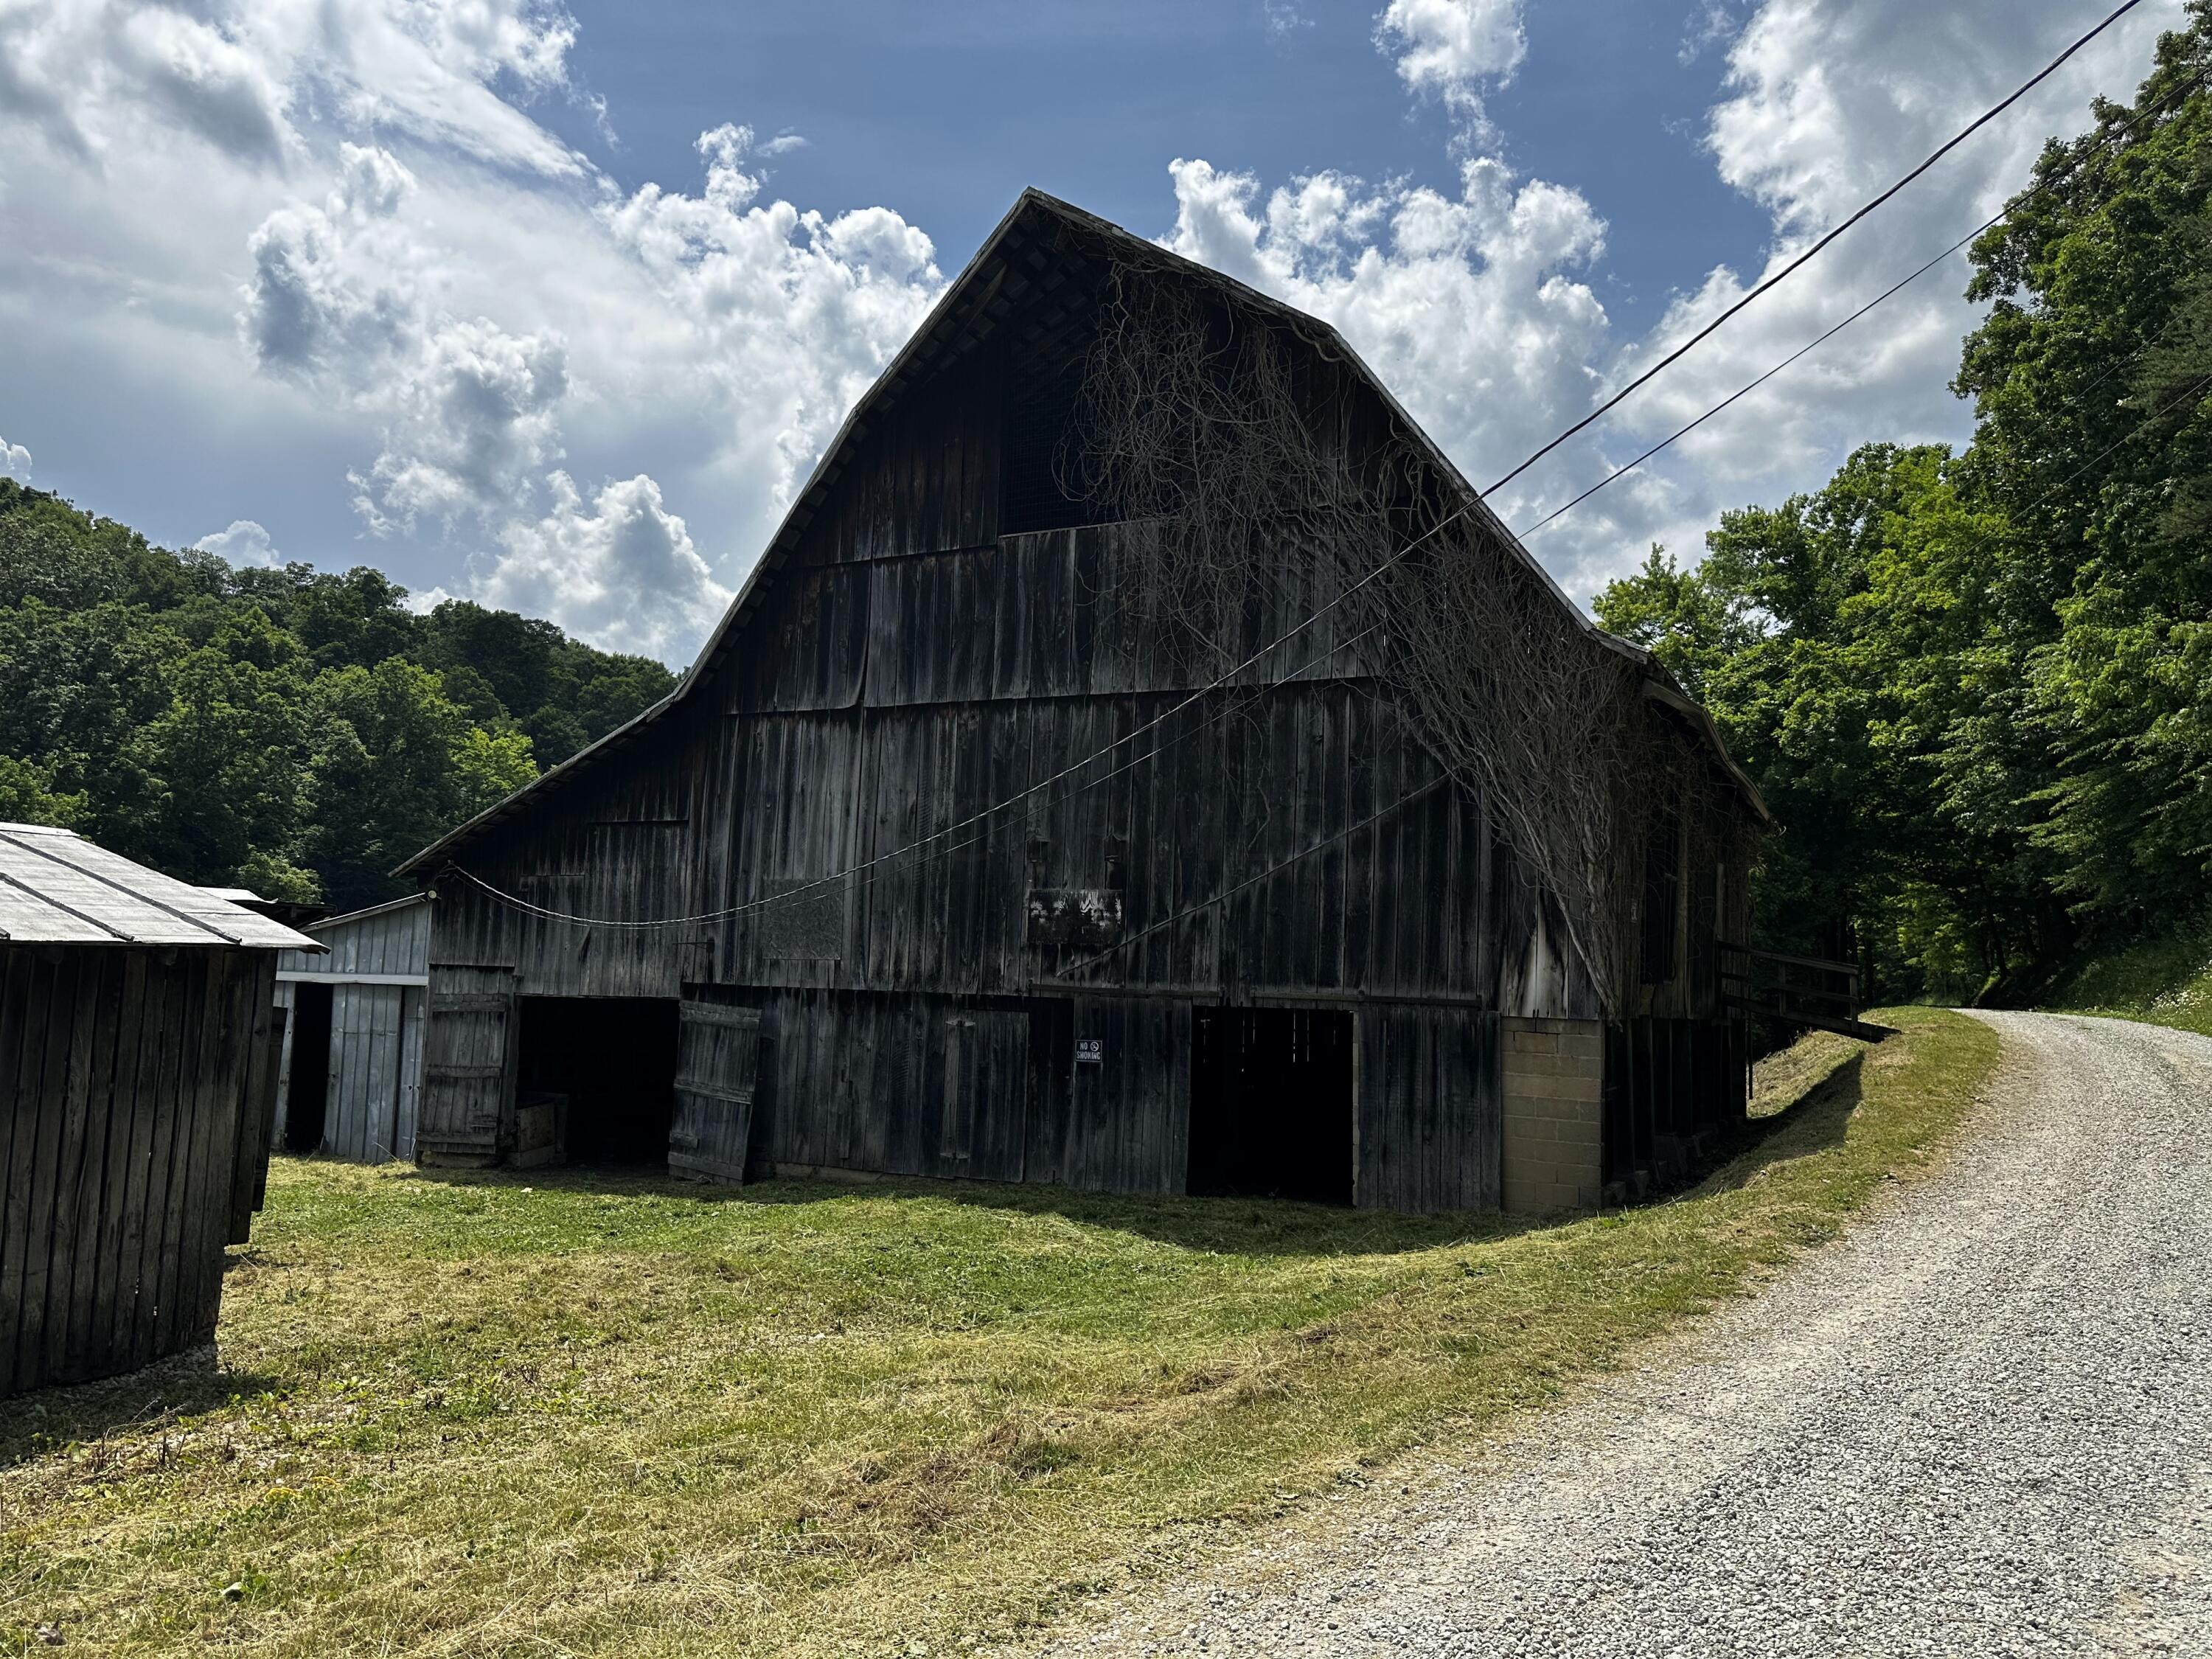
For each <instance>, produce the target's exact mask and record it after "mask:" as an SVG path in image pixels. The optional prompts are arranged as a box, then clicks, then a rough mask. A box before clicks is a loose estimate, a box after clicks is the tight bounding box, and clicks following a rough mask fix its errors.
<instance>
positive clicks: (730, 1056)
mask: <svg viewBox="0 0 2212 1659" xmlns="http://www.w3.org/2000/svg"><path fill="white" fill-rule="evenodd" d="M678 1008H679V1011H680V1012H679V1023H678V1030H677V1050H676V1120H675V1122H674V1124H673V1125H672V1126H671V1128H670V1129H669V1132H668V1167H669V1169H670V1170H671V1172H673V1173H675V1174H678V1175H686V1176H694V1177H696V1178H698V1179H702V1180H707V1181H726V1182H729V1183H730V1184H731V1185H732V1186H735V1185H737V1184H738V1183H739V1182H743V1181H744V1178H745V1146H746V1143H747V1142H748V1141H749V1140H750V1139H751V1137H752V1131H753V1091H754V1087H755V1085H756V1084H757V1080H758V1079H759V1077H760V1010H759V1009H757V1008H729V1007H725V1006H722V1005H721V1004H720V1003H713V1002H694V1001H692V1000H690V998H689V997H687V998H685V999H684V1000H683V1002H682V1003H680V1004H679V1005H678Z"/></svg>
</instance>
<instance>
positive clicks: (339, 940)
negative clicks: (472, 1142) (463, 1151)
mask: <svg viewBox="0 0 2212 1659" xmlns="http://www.w3.org/2000/svg"><path fill="white" fill-rule="evenodd" d="M307 933H310V934H311V935H312V936H313V938H314V939H316V940H317V941H318V942H319V946H320V947H321V951H320V953H317V952H313V951H285V952H284V953H283V956H282V957H279V958H278V959H277V963H276V1000H277V1003H278V1004H279V1006H282V1007H283V1010H284V1016H285V1019H284V1057H283V1066H282V1074H281V1076H280V1078H279V1080H278V1083H277V1085H276V1139H275V1142H274V1144H275V1145H276V1146H279V1147H282V1148H283V1150H285V1151H287V1152H325V1153H327V1154H329V1155H330V1156H331V1157H332V1158H345V1159H347V1160H349V1161H350V1162H353V1163H356V1164H383V1163H387V1162H389V1161H390V1160H391V1159H392V1158H413V1157H414V1156H415V1121H416V1102H417V1100H418V1098H419V1097H420V1092H421V1080H422V1006H423V1001H424V1000H425V998H426V997H427V996H428V986H429V983H430V977H429V965H430V901H429V898H428V896H427V895H424V894H421V893H416V894H412V895H410V896H408V897H406V898H402V899H394V900H393V901H392V902H390V903H388V904H379V905H374V906H372V907H370V908H368V909H366V910H356V911H354V912H353V913H352V914H351V915H343V916H332V917H331V918H330V919H329V920H328V921H319V922H315V923H313V924H311V925H310V926H309V927H308V928H307Z"/></svg>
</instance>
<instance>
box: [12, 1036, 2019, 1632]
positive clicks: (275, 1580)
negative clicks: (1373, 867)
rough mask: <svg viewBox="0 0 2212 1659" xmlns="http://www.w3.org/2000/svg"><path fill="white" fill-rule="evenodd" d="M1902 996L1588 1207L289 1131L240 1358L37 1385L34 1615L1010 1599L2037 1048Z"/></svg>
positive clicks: (1525, 1401) (24, 1472) (1665, 1291)
mask: <svg viewBox="0 0 2212 1659" xmlns="http://www.w3.org/2000/svg"><path fill="white" fill-rule="evenodd" d="M1883 1018H1886V1019H1887V1020H1888V1021H1889V1022H1890V1023H1892V1024H1897V1025H1899V1026H1901V1027H1903V1029H1904V1034H1903V1036H1901V1037H1899V1038H1893V1039H1892V1040H1891V1041H1890V1042H1887V1043H1886V1044H1884V1045H1882V1046H1881V1047H1880V1048H1874V1049H1864V1048H1863V1045H1860V1044H1857V1043H1854V1042H1848V1041H1846V1040H1844V1039H1840V1038H1820V1039H1818V1040H1816V1041H1815V1042H1812V1043H1810V1044H1808V1045H1806V1046H1804V1047H1801V1048H1800V1049H1798V1050H1796V1051H1793V1052H1792V1054H1790V1056H1787V1057H1786V1058H1785V1060H1784V1063H1783V1064H1782V1065H1781V1066H1779V1067H1775V1066H1769V1067H1768V1068H1767V1071H1766V1074H1765V1077H1764V1078H1763V1079H1762V1080H1761V1090H1760V1096H1759V1104H1760V1106H1761V1107H1762V1108H1763V1109H1774V1108H1776V1107H1778V1106H1780V1105H1782V1104H1784V1103H1788V1102H1794V1104H1790V1105H1789V1107H1788V1109H1787V1110H1786V1111H1785V1112H1783V1113H1782V1114H1781V1115H1779V1116H1778V1117H1776V1118H1774V1119H1772V1120H1771V1124H1770V1128H1769V1133H1767V1134H1766V1136H1765V1139H1764V1140H1763V1141H1761V1142H1760V1143H1759V1144H1758V1145H1756V1146H1753V1147H1752V1149H1751V1150H1749V1151H1747V1152H1745V1153H1744V1154H1743V1155H1742V1156H1741V1157H1739V1158H1736V1159H1735V1161H1734V1162H1733V1163H1731V1164H1729V1166H1728V1167H1727V1168H1725V1169H1723V1170H1720V1171H1718V1172H1717V1173H1716V1174H1715V1175H1714V1176H1712V1177H1711V1179H1710V1180H1708V1181H1707V1182H1705V1183H1704V1184H1703V1185H1702V1186H1701V1187H1699V1188H1697V1189H1696V1190H1695V1191H1694V1192H1692V1193H1690V1194H1686V1195H1684V1196H1683V1197H1681V1198H1680V1199H1678V1200H1674V1201H1671V1202H1668V1203H1664V1204H1657V1205H1652V1206H1647V1207H1644V1208H1641V1209H1635V1210H1630V1211H1628V1212H1622V1213H1614V1214H1608V1215H1605V1216H1602V1217H1590V1218H1583V1219H1579V1220H1573V1221H1569V1222H1566V1223H1565V1224H1563V1225H1553V1226H1529V1225H1524V1224H1520V1223H1516V1221H1513V1220H1510V1219H1507V1218H1500V1217H1496V1216H1448V1217H1397V1216H1383V1215H1367V1214H1358V1213H1354V1212H1346V1211H1340V1210H1331V1209H1326V1208H1321V1207H1317V1206H1304V1205H1291V1204H1274V1203H1255V1202H1250V1201H1243V1200H1181V1199H1176V1200H1167V1199H1132V1198H1115V1197H1103V1196H1095V1195H1087V1194H1075V1193H1070V1192H1065V1191H1058V1190H1053V1189H1047V1188H1005V1187H991V1186H983V1185H973V1186H959V1185H949V1184H945V1185H940V1184H933V1183H931V1184H922V1183H914V1184H901V1185H883V1186H876V1187H865V1188H854V1187H831V1186H817V1185H801V1184H798V1183H792V1182H769V1183H766V1184H763V1185H761V1186H757V1187H752V1188H746V1189H744V1190H743V1191H741V1192H732V1191H726V1190H719V1189H713V1188H697V1187H690V1186H685V1185H681V1184H678V1183H672V1182H663V1181H658V1180H646V1179H636V1180H624V1179H620V1178H616V1177H609V1176H593V1175H590V1174H587V1173H584V1172H577V1173H574V1174H559V1173H552V1172H546V1171H533V1172H529V1173H528V1174H517V1175H513V1176H506V1175H498V1174H493V1175H486V1176H468V1177H458V1176H451V1175H438V1174H433V1173H428V1172H422V1171H417V1170H411V1169H409V1168H406V1167H404V1166H392V1167H386V1168H384V1169H377V1170H371V1169H364V1168H359V1167H353V1166H348V1165H343V1164H327V1163H321V1162H302V1161H298V1160H290V1159H284V1160H279V1161H278V1163H277V1164H276V1167H275V1168H274V1170H272V1172H271V1176H270V1204H269V1209H268V1211H267V1212H266V1213H265V1214H264V1215H263V1216H262V1217H261V1218H260V1219H259V1221H258V1225H257V1226H256V1229H255V1239H254V1243H252V1245H251V1246H248V1247H246V1248H244V1249H240V1250H238V1251H235V1252H234V1265H233V1267H232V1269H231V1271H230V1273H229V1275H228V1280H227V1283H226V1287H225V1291H224V1297H223V1316H222V1330H221V1348H222V1369H221V1370H212V1369H209V1368H202V1369H201V1370H197V1371H195V1370H192V1369H191V1368H190V1367H188V1366H178V1365H172V1366H171V1367H169V1368H167V1369H166V1370H160V1371H156V1372H152V1373H145V1374H142V1375H140V1376H136V1377H131V1378H126V1379H121V1380H118V1381H116V1382H112V1383H101V1384H97V1385H94V1386H92V1387H89V1388H85V1389H75V1390H67V1391H56V1392H53V1393H50V1394H46V1395H37V1396H33V1397H31V1398H29V1399H26V1400H18V1401H8V1402H6V1403H5V1404H4V1406H0V1643H4V1644H7V1645H8V1646H9V1647H11V1648H12V1646H13V1645H14V1644H15V1643H17V1642H23V1643H26V1644H29V1643H30V1642H31V1641H32V1639H33V1638H32V1637H31V1632H32V1631H33V1628H34V1627H35V1626H39V1625H41V1624H47V1623H51V1624H53V1625H55V1626H59V1628H60V1630H61V1632H62V1633H63V1636H64V1640H65V1641H66V1642H67V1643H68V1644H70V1645H71V1646H72V1647H74V1648H75V1650H77V1651H90V1652H98V1653H103V1654H125V1655H139V1654H163V1653H181V1652H187V1651H189V1652H199V1651H202V1650H204V1649H206V1648H207V1647H209V1646H210V1645H215V1646H220V1647H222V1648H223V1649H224V1650H228V1651H230V1652H234V1653H240V1654H246V1655H253V1656H279V1655H283V1656H295V1655H296V1656H307V1655H314V1656H325V1655H332V1654H362V1655H385V1654H394V1655H397V1654H408V1655H424V1654H451V1655H469V1656H495V1655H496V1656H507V1655H513V1656H521V1655H531V1656H544V1655H560V1654H614V1653H619V1654H622V1655H623V1656H666V1655H678V1654H681V1655H710V1654H711V1655H731V1656H750V1655H760V1654H770V1653H774V1654H789V1655H799V1656H817V1655H823V1656H826V1655H829V1654H847V1653H884V1654H908V1653H915V1652H941V1651H959V1650H963V1649H964V1648H967V1647H970V1646H975V1645H979V1644H981V1643H983V1642H985V1641H987V1640H992V1639H999V1638H1005V1637H1006V1636H1007V1635H1009V1634H1010V1633H1012V1632H1017V1631H1018V1630H1019V1629H1020V1628H1022V1627H1024V1626H1026V1625H1028V1624H1030V1623H1031V1622H1033V1621H1035V1620H1039V1619H1041V1618H1044V1617H1047V1616H1049V1615H1051V1614H1052V1613H1054V1612H1056V1611H1059V1610H1060V1609H1063V1608H1065V1607H1067V1606H1068V1605H1069V1604H1070V1603H1071V1602H1072V1601H1074V1600H1076V1599H1078V1598H1079V1597H1081V1596H1083V1595H1085V1594H1086V1593H1088V1592H1091V1591H1092V1590H1095V1589H1101V1588H1103V1587H1105V1586H1106V1585H1107V1584H1109V1583H1113V1582H1115V1580H1116V1579H1117V1578H1119V1577H1121V1576H1124V1575H1126V1574H1127V1572H1128V1571H1131V1570H1132V1569H1139V1570H1140V1569H1141V1568H1142V1567H1143V1566H1144V1565H1145V1564H1146V1562H1147V1561H1155V1562H1156V1561H1158V1560H1160V1559H1164V1556H1165V1555H1166V1553H1169V1552H1170V1551H1174V1550H1188V1547H1191V1545H1192V1543H1193V1541H1194V1540H1198V1539H1201V1538H1206V1537H1214V1536H1218V1537H1233V1536H1234V1535H1235V1532H1234V1528H1235V1526H1236V1524H1237V1523H1238V1522H1246V1521H1249V1520H1252V1519H1255V1518H1257V1517H1261V1516H1266V1515H1268V1514H1272V1513H1275V1512H1278V1511H1279V1510H1281V1509H1283V1508H1284V1507H1285V1505H1287V1504H1293V1503H1296V1502H1298V1501H1301V1500H1302V1499H1303V1498H1306V1497H1309V1496H1310V1495H1313V1494H1316V1493H1320V1492H1328V1491H1331V1490H1340V1489H1341V1484H1342V1483H1346V1482H1351V1483H1355V1484H1356V1483H1358V1481H1360V1480H1362V1479H1363V1478H1364V1476H1363V1474H1362V1471H1363V1470H1364V1469H1366V1468H1371V1467H1373V1466H1375V1465H1378V1464H1381V1463H1383V1462H1387V1461H1388V1460H1389V1459H1390V1458H1391V1457H1392V1456H1393V1455H1395V1454H1398V1453H1400V1452H1401V1451H1403V1450H1404V1449H1407V1448H1408V1447H1410V1446H1413V1445H1415V1444H1418V1443H1426V1442H1433V1441H1435V1440H1437V1439H1438V1438H1440V1437H1446V1436H1450V1435H1463V1434H1468V1433H1470V1432H1473V1431H1476V1430H1478V1429H1480V1427H1481V1426H1482V1425H1485V1424H1486V1423H1489V1422H1492V1421H1493V1420H1494V1419H1497V1418H1498V1417H1499V1416H1500V1415H1501V1414H1502V1413H1507V1412H1510V1411H1512V1410H1515V1409H1516V1408H1519V1407H1528V1406H1533V1405H1537V1404H1540V1403H1541V1402H1542V1401H1545V1400H1547V1399H1548V1398H1550V1397H1552V1396H1553V1395H1556V1394H1557V1393H1559V1390H1560V1389H1562V1387H1563V1386H1564V1385H1565V1384H1566V1383H1568V1382H1570V1381H1571V1379H1573V1378H1574V1377H1576V1376H1577V1375H1578V1374H1583V1373H1589V1372H1591V1371H1594V1370H1601V1369H1604V1368H1606V1367H1608V1366H1611V1365H1613V1364H1617V1363H1619V1362H1620V1359H1621V1358H1623V1357H1624V1353H1625V1351H1626V1350H1627V1349H1628V1348H1629V1347H1630V1346H1631V1345H1632V1344H1635V1343H1638V1342H1639V1341H1642V1340H1645V1339H1648V1338H1650V1337H1652V1336H1654V1335H1656V1334H1659V1333H1661V1332H1662V1331H1664V1330H1666V1329H1668V1328H1669V1327H1671V1326H1673V1325H1674V1324H1675V1323H1677V1322H1679V1321H1680V1320H1681V1319H1682V1318H1683V1317H1684V1316H1688V1315H1692V1314H1695V1313H1697V1312H1699V1311H1700V1310H1705V1309H1707V1308H1710V1307H1711V1306H1712V1305H1713V1304H1716V1303H1717V1302H1719V1301H1721V1300H1723V1299H1724V1298H1728V1297H1735V1296H1739V1295H1741V1294H1743V1293H1745V1292H1746V1291H1749V1290H1750V1289H1752V1288H1753V1287H1755V1285H1757V1283H1758V1282H1759V1280H1760V1279H1762V1278H1764V1277H1765V1276H1766V1275H1767V1274H1769V1273H1771V1270H1773V1269H1774V1268H1775V1267H1778V1266H1779V1265H1780V1264H1782V1263H1784V1262H1785V1261H1788V1260H1789V1259H1790V1257H1791V1256H1793V1255H1795V1254H1796V1253H1797V1252H1798V1251H1800V1250H1802V1249H1805V1248H1806V1247H1808V1246H1810V1245H1814V1244H1817V1243H1820V1241H1821V1240H1823V1239H1826V1238H1827V1237H1830V1236H1831V1235H1832V1234H1833V1233H1834V1232H1835V1231H1837V1229H1838V1226H1839V1225H1841V1224H1842V1223H1843V1222H1844V1219H1845V1218H1846V1217H1848V1215H1849V1214H1850V1212H1852V1211H1853V1210H1855V1209H1856V1208H1857V1207H1858V1206H1860V1205H1862V1204H1863V1203H1864V1202H1865V1200H1867V1198H1868V1197H1869V1194H1872V1193H1873V1192H1874V1191H1875V1189H1876V1188H1878V1186H1879V1185H1880V1184H1881V1182H1883V1181H1884V1180H1885V1179H1887V1178H1888V1177H1889V1176H1892V1175H1893V1174H1895V1173H1899V1172H1903V1171H1906V1170H1911V1169H1912V1168H1913V1167H1915V1166H1916V1165H1917V1164H1920V1163H1921V1162H1922V1161H1923V1160H1924V1159H1925V1158H1927V1157H1928V1155H1929V1151H1930V1149H1931V1148H1932V1147H1933V1146H1935V1144H1936V1142H1937V1140H1938V1139H1940V1138H1941V1137H1942V1135H1943V1134H1944V1133H1946V1131H1948V1129H1949V1128H1950V1127H1952V1126H1953V1125H1954V1123H1955V1122H1956V1121H1958V1119H1959V1117H1960V1114H1961V1113H1962V1112H1963V1111H1964V1110H1965V1109H1966V1107H1967V1105H1968V1104H1969V1103H1970V1102H1971V1100H1972V1097H1973V1096H1974V1094H1975V1092H1976V1091H1977V1089H1978V1086H1979V1085H1980V1084H1981V1082H1982V1080H1983V1079H1984V1077H1985V1075H1986V1074H1987V1073H1988V1072H1989V1070H1990V1066H1991V1065H1992V1064H1993V1062H1994V1060H1995V1059H1996V1039H1995V1037H1994V1036H1992V1035H1991V1033H1990V1031H1989V1030H1987V1029H1986V1028H1984V1027H1983V1026H1981V1025H1979V1024H1975V1023H1974V1022H1972V1021H1969V1020H1966V1019H1961V1018H1958V1017H1956V1016H1954V1015H1950V1014H1946V1013H1942V1012H1936V1011H1933V1010H1927V1009H1905V1010H1899V1011H1895V1012H1891V1013H1889V1014H1887V1015H1885V1016H1883ZM1855 1062H1856V1063H1855ZM1808 1091H1809V1092H1808Z"/></svg>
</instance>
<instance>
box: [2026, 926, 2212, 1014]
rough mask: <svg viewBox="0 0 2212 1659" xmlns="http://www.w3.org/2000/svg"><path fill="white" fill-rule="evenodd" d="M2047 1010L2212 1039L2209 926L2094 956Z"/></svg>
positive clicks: (2211, 934) (2211, 933) (2185, 929)
mask: <svg viewBox="0 0 2212 1659" xmlns="http://www.w3.org/2000/svg"><path fill="white" fill-rule="evenodd" d="M2051 1006H2052V1007H2054V1008H2057V1009H2060V1010H2063V1011H2064V1012H2068V1013H2080V1014H2112V1015H2117V1016H2118V1017H2119V1018H2123V1019H2140V1020H2144V1021H2147V1022H2148V1023H2149V1024H2153V1025H2168V1026H2172V1028H2173V1029H2174V1030H2179V1031H2195V1032H2197V1034H2198V1035H2199V1036H2212V926H2206V925H2203V924H2200V925H2198V926H2196V927H2183V928H2179V929H2177V930H2175V931H2174V932H2172V933H2168V934H2166V936H2164V937H2163V938H2160V939H2152V940H2148V941H2147V942H2145V943H2143V944H2141V945H2135V946H2133V947H2131V948H2130V949H2128V950H2125V951H2116V952H2114V953H2113V954H2112V955H2110V956H2106V957H2099V958H2098V959H2097V960H2096V961H2094V962H2093V963H2090V964H2089V966H2088V967H2087V968H2085V969H2082V970H2081V972H2080V973H2079V974H2077V975H2075V976H2074V977H2073V978H2072V979H2071V980H2069V981H2067V982H2066V983H2065V984H2064V985H2063V986H2061V987H2059V989H2058V991H2057V994H2056V995H2054V996H2053V997H2052V999H2051Z"/></svg>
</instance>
